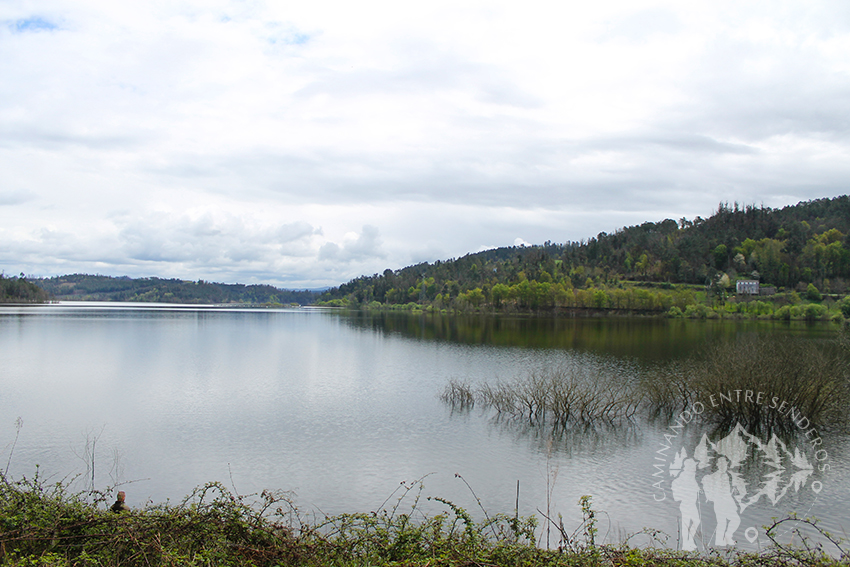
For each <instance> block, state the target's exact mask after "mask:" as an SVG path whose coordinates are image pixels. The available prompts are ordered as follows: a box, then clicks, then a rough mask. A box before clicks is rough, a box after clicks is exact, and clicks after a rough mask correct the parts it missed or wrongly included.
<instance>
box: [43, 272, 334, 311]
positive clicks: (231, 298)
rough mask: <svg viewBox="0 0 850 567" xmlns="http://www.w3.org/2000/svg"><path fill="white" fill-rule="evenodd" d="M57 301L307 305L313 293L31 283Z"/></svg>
mask: <svg viewBox="0 0 850 567" xmlns="http://www.w3.org/2000/svg"><path fill="white" fill-rule="evenodd" d="M31 281H32V282H33V283H34V284H36V285H38V286H39V287H41V288H42V289H44V290H45V291H46V292H48V293H49V294H51V295H52V296H53V297H55V298H56V299H59V300H77V301H143V302H160V303H207V304H209V303H214V304H217V303H246V304H247V303H250V304H264V303H272V304H273V303H281V304H288V303H298V304H300V305H309V304H311V303H313V301H315V299H316V297H318V295H319V292H317V291H293V290H287V289H280V288H276V287H273V286H270V285H243V284H223V283H212V282H206V281H203V280H198V281H195V282H193V281H184V280H178V279H162V278H137V279H133V278H129V277H126V276H125V277H120V278H115V277H110V276H97V275H94V276H93V275H87V274H72V275H67V276H56V277H53V278H39V279H33V280H31Z"/></svg>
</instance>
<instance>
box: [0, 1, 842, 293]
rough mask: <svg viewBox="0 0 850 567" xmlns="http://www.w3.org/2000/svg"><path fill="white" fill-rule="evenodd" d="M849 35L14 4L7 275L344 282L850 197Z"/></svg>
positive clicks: (758, 25)
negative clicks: (481, 253)
mask: <svg viewBox="0 0 850 567" xmlns="http://www.w3.org/2000/svg"><path fill="white" fill-rule="evenodd" d="M848 15H850V8H847V7H845V6H844V5H843V4H837V3H833V2H811V3H806V4H800V3H796V2H790V1H787V2H777V3H773V4H771V5H770V6H766V5H759V4H746V3H744V4H742V3H739V2H731V1H728V2H727V1H722V2H716V3H690V2H685V3H683V2H673V1H664V0H658V1H649V0H646V1H638V2H633V1H628V2H626V1H623V2H606V3H597V4H591V3H577V2H575V3H573V2H567V3H552V2H532V3H526V4H523V5H520V4H518V3H509V2H471V3H463V4H457V3H448V2H429V3H427V4H399V3H385V2H365V3H344V2H329V3H309V2H307V3H300V4H279V3H271V2H263V1H256V2H250V3H244V2H231V1H229V0H215V1H214V2H194V1H187V2H182V3H178V4H175V3H170V2H150V3H141V4H132V3H131V4H127V3H108V2H103V1H99V0H88V1H85V0H84V1H82V2H81V1H75V2H68V1H66V0H49V1H47V2H41V3H38V4H31V3H28V2H18V1H13V2H5V3H3V4H2V5H0V53H2V54H3V56H2V57H0V76H2V77H3V78H4V80H3V81H0V171H3V177H2V179H0V242H3V244H2V246H0V248H2V255H0V257H2V260H0V268H2V269H4V270H6V271H7V272H14V273H17V272H18V271H21V270H25V271H26V272H27V273H40V274H44V275H51V274H57V273H66V272H67V271H69V270H73V271H84V272H93V271H97V272H100V273H112V274H116V275H120V274H125V273H126V274H129V275H168V276H173V277H185V278H187V279H197V278H199V277H200V278H204V279H216V278H221V279H226V280H227V281H268V282H270V283H275V284H278V285H293V286H295V285H298V286H304V285H329V284H336V283H341V282H342V281H345V280H346V279H348V278H351V277H355V276H357V275H360V274H362V273H374V272H378V271H382V270H383V269H384V268H387V267H392V268H398V267H401V266H404V265H407V264H409V263H413V262H419V261H425V260H435V259H438V258H448V257H457V256H461V255H463V254H465V253H468V252H473V251H476V250H479V249H480V248H481V247H482V246H499V245H511V244H513V242H514V240H513V239H514V238H515V237H516V234H522V235H523V238H524V239H527V242H531V243H535V242H542V241H544V240H553V241H556V242H559V241H564V240H570V239H572V240H578V239H581V238H586V237H588V236H592V235H594V234H596V233H598V232H599V231H603V230H604V231H608V232H610V231H612V230H614V229H616V228H618V227H619V226H622V225H626V224H635V223H640V222H643V221H645V220H653V221H654V220H660V219H661V218H664V217H671V218H680V217H682V216H687V217H689V218H690V217H693V216H696V215H702V216H707V215H708V214H710V212H711V211H712V210H713V209H714V208H715V207H716V205H717V203H718V202H719V201H739V202H744V203H757V204H761V203H764V204H765V205H768V206H783V205H786V204H791V203H794V202H796V201H798V200H805V199H810V198H818V197H829V196H834V195H838V194H842V193H845V192H846V191H847V189H846V179H847V178H848V174H850V171H849V170H850V166H848V164H850V159H848V157H850V155H848V154H849V153H850V151H848V150H849V149H850V147H848V138H849V137H850V136H848V132H850V127H848V125H850V121H849V120H850V119H848V116H850V106H848V105H850V102H848V101H850V97H848V96H847V93H848V90H850V63H848V62H847V58H846V53H847V52H848V49H850V24H847V23H846V22H850V19H848V17H847V16H848ZM349 233H351V234H354V235H355V236H353V237H351V236H349V237H346V234H349Z"/></svg>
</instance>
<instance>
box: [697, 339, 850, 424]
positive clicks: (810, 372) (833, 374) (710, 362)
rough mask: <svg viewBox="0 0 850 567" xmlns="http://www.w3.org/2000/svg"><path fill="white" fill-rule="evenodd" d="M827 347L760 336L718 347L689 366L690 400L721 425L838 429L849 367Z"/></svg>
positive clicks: (849, 391)
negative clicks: (691, 373) (696, 401)
mask: <svg viewBox="0 0 850 567" xmlns="http://www.w3.org/2000/svg"><path fill="white" fill-rule="evenodd" d="M833 347H834V345H827V346H820V345H816V344H813V343H812V342H811V341H804V340H800V339H793V338H784V337H783V338H777V337H763V336H751V337H745V338H742V339H739V340H737V341H735V342H728V343H719V344H717V345H714V346H713V347H711V348H710V349H709V350H708V351H707V352H706V354H705V356H704V358H703V359H702V360H701V361H700V362H699V363H698V364H696V365H694V366H693V367H692V368H693V370H694V372H695V374H694V376H693V379H692V382H691V383H692V388H691V390H692V391H691V393H690V395H691V396H692V398H693V399H699V400H700V401H701V402H702V403H703V404H704V405H705V406H706V412H707V413H708V414H709V416H710V417H711V418H712V419H713V420H714V421H716V422H717V423H719V424H721V425H731V424H734V423H735V422H740V423H741V424H742V425H746V426H750V427H755V428H764V429H779V430H781V429H790V428H794V427H796V424H797V423H798V422H800V420H801V419H802V418H803V417H805V418H806V419H807V420H808V421H809V423H811V424H812V425H814V426H818V427H827V428H829V427H844V426H846V425H847V412H848V408H850V375H849V374H850V373H848V369H850V367H848V361H847V357H846V355H845V354H843V353H842V352H841V351H840V350H839V349H837V348H833Z"/></svg>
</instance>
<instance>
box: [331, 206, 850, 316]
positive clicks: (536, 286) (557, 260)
mask: <svg viewBox="0 0 850 567" xmlns="http://www.w3.org/2000/svg"><path fill="white" fill-rule="evenodd" d="M848 237H850V197H848V196H841V197H837V198H834V199H818V200H814V201H807V202H801V203H798V204H797V205H792V206H788V207H784V208H781V209H771V208H769V207H764V206H760V207H757V206H755V205H746V206H740V205H739V204H738V203H734V204H733V205H729V204H728V203H721V204H720V205H719V206H718V208H717V210H716V211H715V212H714V213H713V214H712V215H711V216H710V217H709V218H707V219H702V218H700V217H697V218H696V219H694V220H687V219H685V218H682V219H679V220H678V221H675V220H672V219H665V220H662V221H659V222H645V223H643V224H641V225H637V226H630V227H624V228H622V229H619V230H617V231H615V232H614V233H612V234H607V233H604V232H602V233H599V234H598V235H597V236H596V237H592V238H589V239H587V240H582V241H579V242H567V243H563V244H555V243H552V242H551V241H547V242H545V243H544V244H542V245H536V246H520V247H503V248H497V249H493V250H487V251H483V252H479V253H476V254H468V255H466V256H463V257H461V258H456V259H450V260H448V261H439V260H438V261H436V262H434V263H427V262H426V263H421V264H416V265H413V266H408V267H405V268H402V269H399V270H391V269H387V270H384V272H383V273H381V274H374V275H372V276H361V277H359V278H355V279H353V280H351V281H349V282H348V283H345V284H343V285H340V286H339V287H336V288H332V289H330V290H328V291H327V292H325V293H324V294H323V295H322V296H321V298H320V300H321V302H323V303H324V304H327V305H348V306H358V305H369V304H372V305H375V304H379V305H395V306H398V305H405V304H415V305H429V306H433V307H435V308H447V307H455V308H457V307H458V306H460V307H464V308H473V309H478V308H482V307H487V308H491V309H506V308H508V309H520V310H538V309H553V308H559V307H563V308H600V309H603V308H604V309H612V308H613V309H627V310H655V311H660V310H664V311H667V310H669V309H671V308H672V307H677V308H679V309H681V310H683V311H684V309H685V308H686V306H687V305H692V304H694V303H696V302H697V298H698V296H699V297H702V296H703V295H705V292H706V291H707V292H708V294H709V296H712V297H714V298H722V297H723V296H724V295H725V294H726V293H728V291H729V290H730V289H731V288H733V286H734V284H735V282H736V281H737V280H739V279H755V280H758V281H760V282H761V284H762V285H769V286H773V287H775V288H776V289H778V290H779V291H786V292H794V293H806V292H807V291H808V289H809V286H810V285H811V286H813V287H815V288H816V290H819V291H821V292H824V293H832V294H844V293H846V292H847V288H848V280H850V240H848ZM700 294H702V295H700ZM798 299H799V298H798ZM792 301H793V297H792Z"/></svg>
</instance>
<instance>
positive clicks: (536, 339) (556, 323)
mask: <svg viewBox="0 0 850 567" xmlns="http://www.w3.org/2000/svg"><path fill="white" fill-rule="evenodd" d="M341 318H342V320H343V321H344V322H345V324H347V325H350V326H351V327H353V328H356V329H368V330H371V331H375V332H379V333H385V334H394V335H398V336H402V337H408V338H415V339H419V340H426V341H442V342H449V343H459V344H467V345H489V346H499V347H523V348H543V349H566V350H570V351H575V352H591V353H596V354H600V353H605V354H609V355H612V356H616V357H621V358H622V357H624V358H635V359H638V360H641V361H658V360H665V361H666V360H671V359H676V358H681V357H686V356H688V355H690V354H691V353H692V352H693V351H694V350H695V349H698V348H700V347H702V346H704V345H706V344H711V343H713V342H715V341H719V340H733V339H736V338H739V337H741V336H744V335H748V334H754V333H764V332H771V333H782V334H789V335H795V336H805V337H809V338H823V339H828V338H832V337H833V336H834V330H833V329H832V328H831V327H830V326H829V325H827V324H823V323H815V324H811V323H805V322H788V321H757V320H756V321H712V320H708V321H691V320H682V319H663V318H649V317H647V318H575V317H548V316H541V317H537V316H525V317H523V316H515V315H514V316H511V315H499V316H496V315H447V314H433V313H430V314H427V313H422V314H411V313H404V312H392V311H390V312H369V311H359V312H349V313H344V314H342V315H341Z"/></svg>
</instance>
